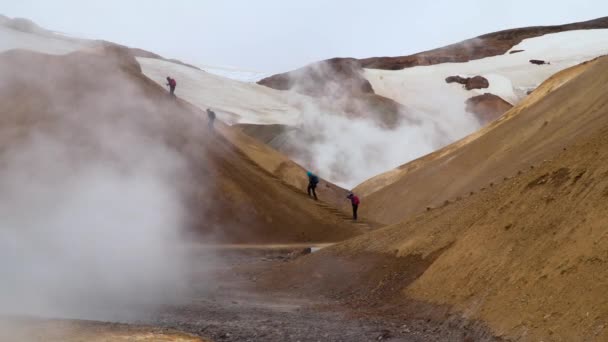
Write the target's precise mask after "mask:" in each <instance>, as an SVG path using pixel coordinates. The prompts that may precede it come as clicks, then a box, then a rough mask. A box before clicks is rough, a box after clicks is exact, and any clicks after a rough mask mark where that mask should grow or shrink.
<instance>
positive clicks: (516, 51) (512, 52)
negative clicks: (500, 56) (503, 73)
mask: <svg viewBox="0 0 608 342" xmlns="http://www.w3.org/2000/svg"><path fill="white" fill-rule="evenodd" d="M520 52H524V50H512V51H509V54H511V55H512V54H514V53H520Z"/></svg>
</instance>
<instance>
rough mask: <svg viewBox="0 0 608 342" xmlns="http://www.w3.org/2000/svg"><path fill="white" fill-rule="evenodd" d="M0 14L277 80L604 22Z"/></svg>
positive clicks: (267, 14) (560, 14) (430, 12)
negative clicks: (517, 33)
mask: <svg viewBox="0 0 608 342" xmlns="http://www.w3.org/2000/svg"><path fill="white" fill-rule="evenodd" d="M0 13H1V14H4V15H7V16H9V17H24V18H28V19H31V20H33V21H34V22H36V23H38V24H39V25H41V26H43V27H45V28H48V29H51V30H55V31H60V32H64V33H67V34H70V35H76V36H79V37H83V38H94V39H105V40H109V41H113V42H116V43H120V44H125V45H129V46H132V47H139V48H143V49H146V50H149V51H153V52H156V53H158V54H161V55H163V56H164V57H168V58H177V59H180V60H182V61H184V62H190V63H193V64H196V65H199V66H230V67H236V68H239V69H244V70H251V71H260V72H269V73H270V72H281V71H287V70H291V69H295V68H298V67H301V66H304V65H306V64H308V63H311V62H314V61H318V60H322V59H326V58H331V57H356V58H362V57H374V56H400V55H407V54H412V53H416V52H420V51H424V50H428V49H432V48H437V47H441V46H444V45H447V44H451V43H455V42H458V41H461V40H464V39H467V38H472V37H475V36H478V35H481V34H484V33H490V32H494V31H498V30H502V29H509V28H516V27H522V26H532V25H553V24H564V23H569V22H576V21H582V20H589V19H595V18H598V17H602V16H608V1H606V0H535V1H530V0H509V1H502V0H500V1H499V0H458V1H454V0H433V1H413V0H332V1H330V0H298V1H295V0H215V1H213V0H171V1H168V0H162V1H161V0H146V1H139V0H103V1H82V0H19V1H14V0H0Z"/></svg>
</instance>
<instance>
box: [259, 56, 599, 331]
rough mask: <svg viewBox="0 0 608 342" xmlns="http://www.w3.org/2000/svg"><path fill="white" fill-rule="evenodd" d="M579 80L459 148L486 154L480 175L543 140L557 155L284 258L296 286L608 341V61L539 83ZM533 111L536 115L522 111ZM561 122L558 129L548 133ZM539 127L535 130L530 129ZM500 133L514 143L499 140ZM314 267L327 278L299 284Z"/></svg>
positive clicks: (393, 309) (495, 327)
mask: <svg viewBox="0 0 608 342" xmlns="http://www.w3.org/2000/svg"><path fill="white" fill-rule="evenodd" d="M577 74H578V76H577ZM570 77H573V78H572V79H571V80H570V81H568V82H567V83H565V84H563V85H562V87H561V88H558V89H554V90H553V92H551V93H548V95H546V96H545V97H544V98H539V99H536V102H535V103H533V104H530V107H528V108H526V109H524V110H521V112H520V113H519V114H514V111H517V110H518V108H515V109H514V110H513V111H511V112H509V113H508V115H510V116H511V117H510V120H508V121H511V124H507V123H504V124H503V125H502V127H503V128H502V129H500V130H499V128H498V127H497V128H494V130H493V131H492V132H487V133H486V134H484V135H482V136H479V137H477V138H476V140H475V141H474V142H471V143H469V144H468V145H463V146H459V147H458V148H456V149H457V153H454V154H452V155H450V157H451V158H452V159H457V158H461V157H459V156H461V155H466V154H469V155H470V156H471V157H477V158H480V159H479V160H478V162H477V163H478V164H469V165H471V166H470V167H469V169H468V172H473V173H475V175H477V174H478V173H477V172H475V169H476V168H477V167H479V168H481V169H482V170H487V168H488V165H487V164H486V163H483V162H482V160H483V158H487V159H496V160H501V159H503V158H505V159H506V160H505V162H503V167H506V165H505V164H507V163H515V162H516V159H517V158H521V159H523V160H524V161H531V160H532V159H531V157H532V156H540V154H541V153H540V151H539V150H538V149H535V148H534V146H537V145H539V148H541V149H542V148H544V149H546V150H551V149H552V148H555V152H553V153H552V154H551V158H550V159H547V160H544V161H542V162H539V163H535V164H534V165H533V166H534V167H533V168H531V167H530V165H523V164H521V163H517V164H519V168H518V169H516V170H515V172H514V176H513V177H510V178H508V179H501V180H500V181H497V182H495V183H494V184H493V185H486V187H485V188H484V189H482V190H480V191H476V192H475V193H474V194H469V195H467V196H463V198H462V199H460V200H456V201H455V202H450V203H447V204H445V205H444V206H442V207H440V208H436V209H432V210H430V211H424V212H422V213H420V214H417V215H415V216H410V218H409V219H408V220H407V221H404V222H402V223H398V224H395V225H392V226H389V227H386V228H383V229H380V230H376V231H374V232H371V233H369V234H365V235H362V236H359V237H356V238H353V239H350V240H348V241H345V242H343V243H340V244H338V245H335V246H333V247H330V248H328V249H326V250H324V251H322V252H321V253H318V254H313V255H311V256H309V257H305V258H303V259H301V260H299V261H297V262H296V263H295V264H294V265H286V266H283V267H282V268H280V271H281V275H282V277H283V279H289V280H286V284H285V283H284V285H287V286H290V287H297V288H301V289H303V290H307V291H321V292H322V293H324V294H325V295H327V296H331V297H332V298H335V297H337V298H340V299H342V300H343V301H344V302H347V303H352V304H353V305H354V307H355V308H356V310H357V312H364V311H366V310H371V311H372V312H375V313H376V314H381V315H388V316H391V317H398V316H399V315H400V314H404V315H409V316H410V317H411V316H412V315H414V317H418V318H419V319H429V320H430V319H433V320H435V319H438V320H442V321H445V322H449V323H447V324H457V322H458V321H457V320H456V321H455V320H454V317H465V318H466V319H468V320H473V321H478V322H482V323H485V324H487V325H488V326H489V327H490V328H491V330H492V332H493V335H496V336H499V337H502V338H504V339H506V340H523V341H606V340H608V329H606V321H607V320H608V301H606V300H605V293H606V290H608V289H607V285H606V284H608V269H607V268H606V264H607V263H608V254H607V252H606V251H607V250H608V238H607V237H608V228H607V227H608V225H607V224H608V219H607V218H606V212H607V211H608V201H607V198H608V197H607V196H608V178H607V177H606V176H607V175H608V121H607V120H608V99H607V98H606V96H605V94H606V91H607V90H606V88H605V87H604V86H603V85H605V84H607V82H608V59H607V58H602V59H600V60H597V61H595V62H591V63H588V64H587V65H582V66H579V67H576V68H574V69H571V70H568V71H566V72H565V74H562V75H558V77H556V78H554V80H553V81H554V82H553V83H552V84H545V85H544V87H543V88H544V89H539V90H541V91H542V90H544V91H546V90H547V89H548V88H551V87H553V86H556V85H559V84H560V83H561V82H563V80H564V79H567V78H570ZM537 91H538V90H537ZM562 107H563V108H564V109H563V110H562V109H560V108H562ZM556 112H557V113H556ZM569 113H572V114H569ZM528 115H530V116H536V117H535V118H534V120H523V119H518V117H526V116H528ZM519 120H522V121H519ZM536 120H538V121H536ZM518 121H519V123H520V125H515V123H517V122H518ZM545 121H547V122H548V124H547V125H544V124H542V123H544V122H545ZM539 122H540V123H541V125H537V123H539ZM571 122H572V123H571ZM552 125H554V126H557V127H558V128H555V129H553V130H552V131H551V132H545V131H544V130H548V129H549V128H550V127H551V126H552ZM528 126H531V127H532V129H533V130H534V131H535V134H531V135H530V134H526V133H527V132H526V131H527V130H526V128H527V127H528ZM506 127H509V128H510V129H507V128H506ZM503 130H504V131H503ZM522 130H523V132H522V133H523V134H522V136H521V138H520V137H519V132H521V131H522ZM497 132H502V134H501V136H503V137H504V140H495V141H493V142H492V141H491V140H489V139H490V137H492V136H493V135H494V134H498V133H497ZM509 133H511V134H509ZM507 138H508V139H507ZM530 140H532V142H531V143H529V141H530ZM477 141H481V142H480V143H483V144H484V145H485V147H486V148H488V149H493V150H494V154H490V155H477V153H481V152H482V150H480V149H479V147H477V148H474V145H475V144H476V143H475V142H477ZM511 142H512V143H511ZM515 144H517V145H523V146H525V147H526V148H527V149H520V148H519V147H518V146H517V145H515ZM547 144H548V145H547ZM558 146H559V148H557V147H558ZM504 149H514V150H516V152H517V154H515V155H511V154H510V153H505V152H504V151H503V150H504ZM440 159H441V158H440ZM535 160H536V161H540V160H539V159H535ZM442 162H443V163H448V164H449V161H447V160H445V159H442ZM452 167H454V166H452ZM425 168H428V169H430V172H433V171H435V174H434V178H432V177H431V178H429V181H428V182H426V183H425V184H426V186H427V187H432V186H433V183H434V182H439V183H441V184H442V185H443V186H447V185H446V184H445V181H444V180H443V178H444V177H445V174H444V173H443V172H442V170H441V169H438V168H437V166H436V165H435V164H433V163H432V162H431V163H429V164H426V165H423V166H422V167H421V169H425ZM454 172H456V173H457V175H462V174H464V172H460V173H458V169H455V170H454ZM495 174H499V172H498V171H495ZM415 193H417V194H422V193H421V192H415ZM302 270H306V271H308V272H311V273H312V274H313V275H314V279H315V281H314V282H310V283H303V282H299V283H297V284H296V283H294V279H295V280H301V276H303V274H304V273H302ZM288 272H289V273H288ZM286 274H290V275H291V277H286V276H285V275H286ZM307 275H308V277H309V278H310V276H309V274H307ZM271 279H275V280H276V278H274V277H271ZM338 279H340V280H338ZM351 280H352V281H351ZM361 287H363V288H365V289H366V290H365V291H360V290H359V289H360V288H361ZM472 340H477V339H475V338H473V339H472Z"/></svg>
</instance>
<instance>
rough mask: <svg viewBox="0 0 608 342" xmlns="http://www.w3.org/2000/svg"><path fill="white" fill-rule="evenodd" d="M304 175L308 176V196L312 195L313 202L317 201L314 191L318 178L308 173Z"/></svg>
mask: <svg viewBox="0 0 608 342" xmlns="http://www.w3.org/2000/svg"><path fill="white" fill-rule="evenodd" d="M306 175H307V176H308V189H307V190H308V196H309V197H310V196H311V193H312V195H313V196H314V198H315V201H317V200H318V198H317V192H316V191H315V189H316V188H317V184H319V177H317V175H315V174H314V173H312V172H310V171H308V172H306Z"/></svg>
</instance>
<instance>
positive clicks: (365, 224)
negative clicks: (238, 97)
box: [178, 99, 382, 230]
mask: <svg viewBox="0 0 608 342" xmlns="http://www.w3.org/2000/svg"><path fill="white" fill-rule="evenodd" d="M178 101H179V102H180V103H183V104H184V105H186V106H187V107H189V108H190V109H191V110H194V111H196V112H199V116H200V117H201V118H204V117H205V114H204V113H203V112H202V111H201V110H200V109H199V108H198V107H196V106H194V105H192V104H190V103H188V102H187V101H185V100H183V99H179V100H178ZM202 120H207V119H202ZM215 124H216V125H215V131H214V132H213V133H211V134H213V138H219V139H221V141H222V142H223V144H224V145H225V146H227V147H229V148H230V149H231V151H233V152H234V153H236V154H238V155H239V156H240V157H241V158H242V160H243V161H245V162H246V163H247V164H248V165H249V166H251V167H253V168H255V169H256V170H258V171H259V172H261V173H263V174H265V175H267V176H268V177H269V178H271V179H272V180H273V181H275V182H276V183H278V184H280V185H282V186H283V187H284V188H286V189H289V190H290V191H291V192H292V193H294V194H296V195H297V196H299V197H300V198H301V199H302V200H304V201H309V202H311V203H314V205H315V206H317V207H318V208H319V209H321V210H323V211H325V212H327V213H329V214H330V215H333V216H335V217H338V218H339V219H341V220H343V221H345V222H346V223H348V224H350V225H354V226H357V227H359V228H362V229H364V230H371V229H374V228H378V227H381V226H382V224H379V223H376V222H373V221H370V220H367V219H361V218H358V219H357V220H356V221H355V220H353V218H352V216H350V215H348V214H346V213H345V212H343V211H341V210H339V209H337V208H336V207H334V206H332V205H331V204H329V203H327V202H325V201H323V200H322V199H319V200H318V201H315V200H313V199H312V198H310V197H309V196H308V194H307V193H306V192H305V191H304V189H299V188H297V187H296V186H294V185H293V184H291V183H288V182H287V181H285V180H284V179H282V178H280V177H278V176H277V175H275V174H274V173H272V172H270V171H269V170H268V169H266V168H264V167H262V166H261V165H259V164H258V163H256V162H255V161H254V160H253V159H252V158H251V157H250V156H249V155H248V154H246V153H245V152H243V151H242V150H241V148H240V147H239V146H237V145H236V144H235V143H234V142H233V141H232V140H230V139H228V138H227V137H226V136H225V135H226V134H242V133H239V132H234V131H230V132H228V131H229V130H230V127H229V126H227V125H225V124H223V123H221V122H217V121H216V123H215ZM218 132H219V134H218ZM302 178H305V177H304V175H303V176H302ZM317 195H318V196H319V197H321V198H322V197H323V192H322V191H320V192H319V193H318V194H317ZM344 201H346V198H344Z"/></svg>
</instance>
